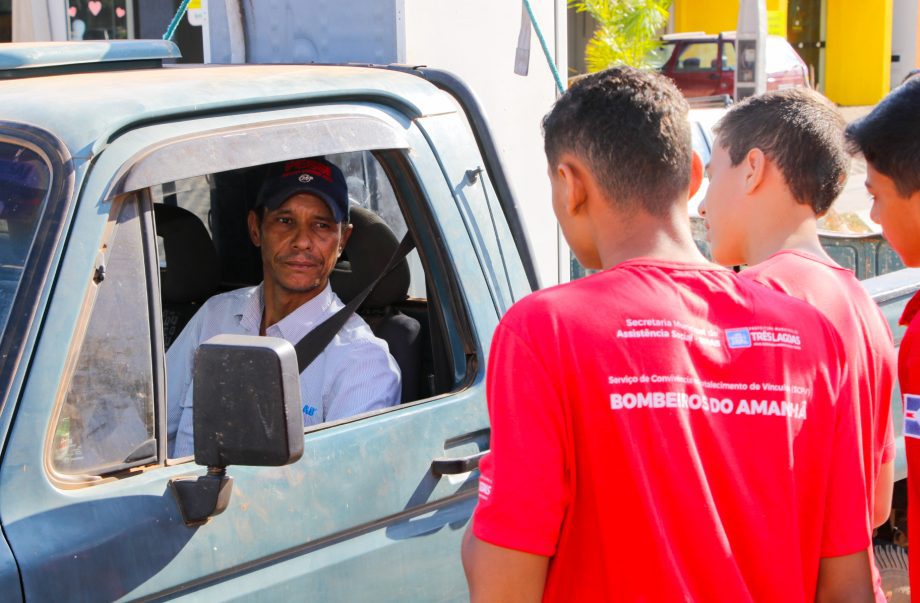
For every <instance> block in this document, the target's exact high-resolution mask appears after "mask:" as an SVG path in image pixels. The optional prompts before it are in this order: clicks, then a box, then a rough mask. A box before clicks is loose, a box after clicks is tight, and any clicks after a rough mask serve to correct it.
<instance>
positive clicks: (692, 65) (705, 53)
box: [674, 42, 719, 72]
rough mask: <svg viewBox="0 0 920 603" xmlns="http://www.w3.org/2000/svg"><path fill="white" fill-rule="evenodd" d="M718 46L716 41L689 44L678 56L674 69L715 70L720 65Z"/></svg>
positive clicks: (685, 70)
mask: <svg viewBox="0 0 920 603" xmlns="http://www.w3.org/2000/svg"><path fill="white" fill-rule="evenodd" d="M717 48H718V44H717V43H716V42H694V43H691V44H687V46H686V47H685V48H684V49H683V51H682V52H681V53H680V56H679V57H678V58H677V66H676V67H675V68H674V71H682V72H694V71H715V70H716V69H718V65H719V63H718V60H717V59H718V51H717Z"/></svg>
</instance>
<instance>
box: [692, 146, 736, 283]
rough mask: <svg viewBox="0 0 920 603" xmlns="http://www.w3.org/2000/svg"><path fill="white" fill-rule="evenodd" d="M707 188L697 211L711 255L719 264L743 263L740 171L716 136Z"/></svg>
mask: <svg viewBox="0 0 920 603" xmlns="http://www.w3.org/2000/svg"><path fill="white" fill-rule="evenodd" d="M707 170H708V172H709V188H708V189H707V190H706V196H705V197H704V198H703V201H702V203H700V207H699V212H700V215H701V216H703V217H704V218H705V220H706V236H707V238H708V239H709V245H710V247H711V248H712V259H713V261H714V262H716V263H718V264H722V265H723V266H735V265H738V264H743V263H744V245H745V234H744V233H745V220H744V211H743V197H744V194H743V193H744V171H743V169H742V164H738V165H737V166H734V167H733V166H732V162H731V157H730V156H729V154H728V151H727V150H726V149H725V148H723V147H722V145H720V144H719V139H718V138H717V139H716V142H715V144H714V145H713V151H712V158H711V159H710V161H709V167H708V168H707Z"/></svg>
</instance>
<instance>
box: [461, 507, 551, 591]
mask: <svg viewBox="0 0 920 603" xmlns="http://www.w3.org/2000/svg"><path fill="white" fill-rule="evenodd" d="M462 554H463V569H464V571H465V572H466V580H467V582H468V583H469V587H470V601H471V602H472V603H487V602H489V601H501V602H503V603H504V602H509V603H510V602H517V603H525V602H534V603H536V602H539V601H540V600H541V599H542V598H543V586H544V584H545V583H546V570H547V567H548V566H549V558H548V557H542V556H540V555H532V554H530V553H522V552H521V551H515V550H512V549H506V548H503V547H500V546H495V545H494V544H489V543H488V542H483V541H482V540H479V539H478V538H476V536H474V535H473V529H472V524H470V527H469V528H467V530H466V535H465V536H464V537H463V551H462Z"/></svg>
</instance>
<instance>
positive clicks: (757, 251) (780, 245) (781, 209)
mask: <svg viewBox="0 0 920 603" xmlns="http://www.w3.org/2000/svg"><path fill="white" fill-rule="evenodd" d="M765 207H766V206H765ZM753 224H756V226H753V227H752V228H750V229H749V232H748V237H747V246H746V253H745V258H744V259H745V261H746V262H745V263H747V264H748V265H749V266H753V265H756V264H759V263H761V262H763V261H764V260H766V259H767V258H769V257H770V256H772V255H773V254H775V253H778V252H780V251H784V250H794V251H802V252H805V253H808V254H811V255H814V256H817V257H819V258H823V259H826V260H830V259H831V258H830V256H829V255H827V252H826V251H824V248H823V247H822V246H821V240H820V239H819V238H818V219H817V217H816V216H815V214H814V211H812V209H811V207H810V206H808V205H803V204H800V203H796V202H795V201H794V200H793V201H792V202H791V203H786V204H776V205H773V206H772V208H770V210H769V211H766V212H763V214H762V215H760V216H758V217H757V219H756V221H754V222H753Z"/></svg>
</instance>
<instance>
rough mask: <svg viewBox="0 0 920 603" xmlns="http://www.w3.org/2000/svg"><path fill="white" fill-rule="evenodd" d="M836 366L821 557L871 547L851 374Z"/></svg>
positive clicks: (840, 352) (839, 352)
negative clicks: (836, 379) (837, 385)
mask: <svg viewBox="0 0 920 603" xmlns="http://www.w3.org/2000/svg"><path fill="white" fill-rule="evenodd" d="M828 329H829V332H830V333H831V335H832V337H833V338H834V341H835V343H836V345H835V346H834V348H835V349H836V355H837V357H838V358H841V359H842V358H844V355H843V354H844V352H843V350H844V348H843V345H842V344H841V342H840V339H839V337H838V336H837V334H836V332H834V331H833V328H832V327H830V326H829V327H828ZM838 365H839V367H840V373H839V374H840V379H839V387H838V389H837V392H836V393H837V401H836V404H835V417H834V418H835V425H834V432H833V435H832V440H831V441H832V444H831V455H830V458H829V461H830V462H829V475H828V488H827V498H826V501H827V502H826V505H825V508H826V510H827V511H826V513H825V516H824V528H823V531H822V532H823V536H822V542H821V557H839V556H841V555H850V554H852V553H856V552H859V551H862V550H865V549H866V548H867V547H868V546H869V543H870V529H869V513H868V507H867V505H866V483H865V472H864V470H863V464H862V459H861V453H860V441H861V439H860V434H859V407H858V404H859V399H858V397H857V396H856V395H855V393H854V390H853V387H852V386H851V384H850V372H851V371H849V370H848V369H847V368H846V367H847V365H846V363H845V362H844V361H840V362H839V363H838Z"/></svg>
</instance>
